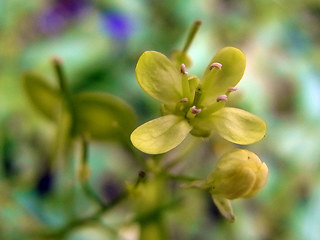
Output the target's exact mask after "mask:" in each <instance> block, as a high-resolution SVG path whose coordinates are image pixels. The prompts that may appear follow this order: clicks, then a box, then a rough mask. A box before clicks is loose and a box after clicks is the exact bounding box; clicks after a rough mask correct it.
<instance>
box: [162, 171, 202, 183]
mask: <svg viewBox="0 0 320 240" xmlns="http://www.w3.org/2000/svg"><path fill="white" fill-rule="evenodd" d="M165 176H166V177H167V178H169V179H172V180H177V181H181V182H192V181H197V180H200V179H199V178H195V177H190V176H185V175H175V174H170V173H167V174H165Z"/></svg>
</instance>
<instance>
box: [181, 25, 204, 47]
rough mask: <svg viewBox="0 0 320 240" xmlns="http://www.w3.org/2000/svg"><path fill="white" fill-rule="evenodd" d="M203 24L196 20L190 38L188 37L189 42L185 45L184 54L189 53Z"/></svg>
mask: <svg viewBox="0 0 320 240" xmlns="http://www.w3.org/2000/svg"><path fill="white" fill-rule="evenodd" d="M201 23H202V22H201V20H196V21H194V22H193V25H192V27H191V29H190V31H189V34H188V37H187V41H186V43H185V44H184V47H183V50H182V51H183V52H184V53H187V52H188V49H189V47H190V45H191V43H192V41H193V39H194V37H195V36H196V34H197V32H198V30H199V28H200V26H201Z"/></svg>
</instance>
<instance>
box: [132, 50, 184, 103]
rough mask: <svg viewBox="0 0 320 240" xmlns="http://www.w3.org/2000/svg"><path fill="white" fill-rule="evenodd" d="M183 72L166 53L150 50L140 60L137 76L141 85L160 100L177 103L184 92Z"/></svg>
mask: <svg viewBox="0 0 320 240" xmlns="http://www.w3.org/2000/svg"><path fill="white" fill-rule="evenodd" d="M181 76H182V74H181V73H180V72H179V71H178V69H176V67H175V65H174V63H173V62H171V61H170V60H169V59H168V58H167V57H166V56H165V55H163V54H161V53H159V52H155V51H148V52H144V53H143V54H142V55H141V57H140V58H139V60H138V63H137V67H136V77H137V81H138V83H139V85H140V87H141V88H142V89H143V90H144V91H145V92H146V93H147V94H149V95H150V96H151V97H153V98H155V99H157V100H159V101H160V102H163V103H166V104H170V103H177V102H179V100H180V99H181V98H183V96H182V95H183V94H182V77H181Z"/></svg>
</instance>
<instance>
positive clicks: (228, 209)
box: [211, 195, 236, 222]
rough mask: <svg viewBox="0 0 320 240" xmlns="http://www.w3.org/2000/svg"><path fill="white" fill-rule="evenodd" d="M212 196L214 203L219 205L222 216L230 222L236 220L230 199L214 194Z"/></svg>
mask: <svg viewBox="0 0 320 240" xmlns="http://www.w3.org/2000/svg"><path fill="white" fill-rule="evenodd" d="M211 196H212V200H213V202H214V204H215V205H216V206H217V208H218V209H219V212H220V213H221V214H222V216H224V217H225V218H226V219H227V220H228V221H229V222H234V221H235V220H236V216H235V215H234V213H233V210H232V206H231V202H230V200H228V199H225V198H218V197H216V196H214V195H211Z"/></svg>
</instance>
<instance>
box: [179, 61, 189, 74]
mask: <svg viewBox="0 0 320 240" xmlns="http://www.w3.org/2000/svg"><path fill="white" fill-rule="evenodd" d="M186 70H187V69H186V65H184V63H182V64H181V67H180V71H181V73H183V74H188V72H187V71H186Z"/></svg>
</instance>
